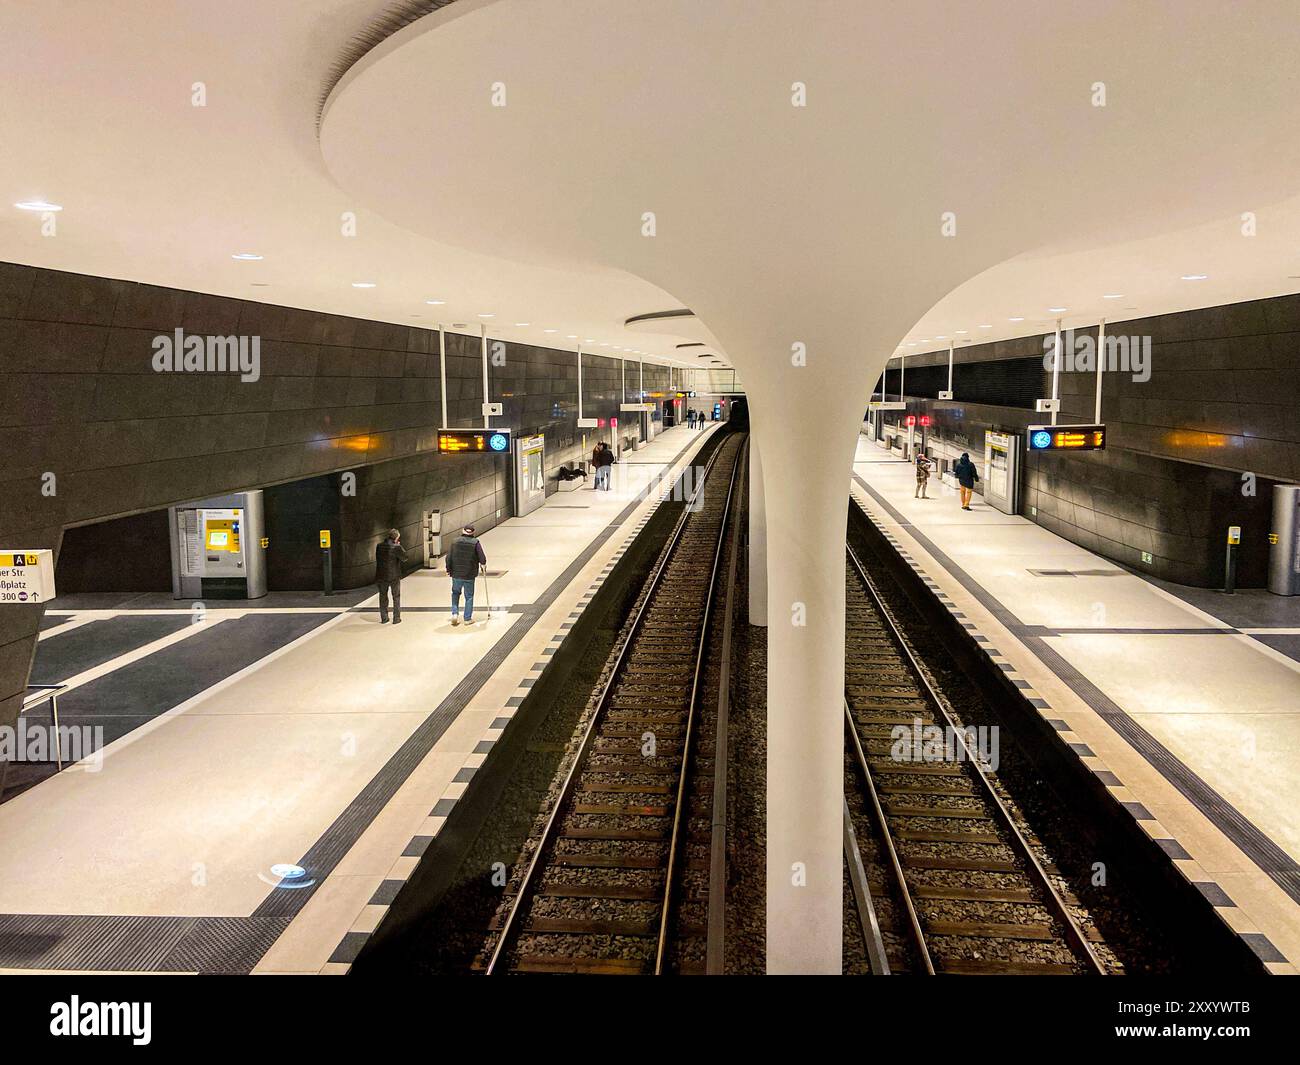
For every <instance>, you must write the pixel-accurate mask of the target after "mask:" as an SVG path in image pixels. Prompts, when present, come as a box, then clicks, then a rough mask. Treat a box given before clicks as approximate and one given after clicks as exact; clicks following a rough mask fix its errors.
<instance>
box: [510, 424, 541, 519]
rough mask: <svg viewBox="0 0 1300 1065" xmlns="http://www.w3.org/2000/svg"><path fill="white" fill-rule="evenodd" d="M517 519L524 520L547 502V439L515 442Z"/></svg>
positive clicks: (522, 438) (532, 437) (536, 438)
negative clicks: (523, 518) (524, 517)
mask: <svg viewBox="0 0 1300 1065" xmlns="http://www.w3.org/2000/svg"><path fill="white" fill-rule="evenodd" d="M514 479H515V517H517V518H522V517H523V516H524V515H525V514H530V513H532V512H533V511H534V510H536V509H537V508H538V507H540V506H541V505H542V504H543V503H545V502H546V437H544V436H542V435H541V434H540V433H538V434H537V435H536V436H523V437H520V438H519V439H517V440H516V441H515V478H514Z"/></svg>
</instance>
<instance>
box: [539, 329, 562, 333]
mask: <svg viewBox="0 0 1300 1065" xmlns="http://www.w3.org/2000/svg"><path fill="white" fill-rule="evenodd" d="M542 332H543V333H558V332H559V330H558V329H543V330H542Z"/></svg>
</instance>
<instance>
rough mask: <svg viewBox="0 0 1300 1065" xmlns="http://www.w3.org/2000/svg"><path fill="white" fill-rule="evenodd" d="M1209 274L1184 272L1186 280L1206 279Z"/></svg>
mask: <svg viewBox="0 0 1300 1065" xmlns="http://www.w3.org/2000/svg"><path fill="white" fill-rule="evenodd" d="M1209 276H1210V275H1209V274H1183V280H1184V281H1204V280H1205V279H1206V278H1208V277H1209Z"/></svg>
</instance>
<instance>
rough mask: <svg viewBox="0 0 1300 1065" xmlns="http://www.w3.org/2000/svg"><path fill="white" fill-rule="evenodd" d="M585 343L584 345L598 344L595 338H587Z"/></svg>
mask: <svg viewBox="0 0 1300 1065" xmlns="http://www.w3.org/2000/svg"><path fill="white" fill-rule="evenodd" d="M583 343H584V344H594V343H596V338H595V337H587V338H586V339H584V340H583Z"/></svg>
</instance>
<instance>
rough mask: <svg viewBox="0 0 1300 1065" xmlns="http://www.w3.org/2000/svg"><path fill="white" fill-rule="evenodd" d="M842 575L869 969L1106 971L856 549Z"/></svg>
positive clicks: (851, 848) (856, 892) (848, 758)
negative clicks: (844, 592) (915, 653)
mask: <svg viewBox="0 0 1300 1065" xmlns="http://www.w3.org/2000/svg"><path fill="white" fill-rule="evenodd" d="M845 575H846V580H847V603H846V623H847V627H846V633H845V643H846V646H845V652H846V670H845V734H846V741H847V742H846V751H845V811H844V825H845V859H846V863H847V866H848V871H849V882H850V885H851V893H850V894H851V903H852V912H853V914H854V915H855V916H856V926H857V927H856V928H854V929H852V933H853V936H854V938H856V937H857V935H859V934H860V935H861V937H862V941H863V946H864V949H865V952H866V955H867V958H868V964H869V968H870V971H871V972H872V973H873V974H877V975H885V974H890V973H916V974H926V975H932V974H936V973H937V974H968V975H996V974H1001V975H1021V974H1024V975H1071V974H1079V973H1094V974H1101V973H1104V972H1105V969H1104V967H1103V965H1102V963H1101V961H1100V960H1099V959H1098V957H1097V954H1096V952H1095V951H1094V949H1093V946H1092V942H1093V939H1092V933H1091V930H1085V929H1084V928H1083V927H1081V926H1080V924H1079V923H1078V921H1077V920H1076V919H1075V917H1074V915H1073V914H1072V912H1071V909H1070V906H1069V904H1068V903H1067V901H1066V900H1065V899H1064V898H1063V897H1062V895H1061V893H1060V892H1059V891H1058V890H1057V887H1056V885H1055V884H1054V883H1053V882H1052V879H1051V875H1050V874H1051V873H1052V871H1053V870H1052V869H1051V867H1050V866H1049V867H1046V868H1045V867H1044V866H1043V865H1042V864H1041V863H1040V862H1039V860H1038V859H1037V857H1036V856H1035V854H1034V852H1033V850H1032V849H1031V846H1030V842H1029V840H1028V839H1026V837H1025V835H1024V833H1023V832H1022V831H1021V829H1020V828H1019V827H1018V825H1017V823H1016V820H1015V818H1014V817H1013V816H1012V814H1011V812H1010V811H1009V810H1008V809H1007V807H1006V805H1005V804H1004V803H1003V801H1002V799H1001V798H1000V796H999V795H998V792H997V790H996V789H995V787H994V786H993V783H992V781H991V780H990V777H989V773H988V769H987V767H986V766H985V765H984V764H983V763H982V762H981V761H980V759H979V757H978V754H979V743H978V742H977V739H978V738H977V737H974V736H971V735H969V734H968V733H967V732H965V731H963V730H962V729H961V728H960V727H958V724H957V722H956V721H955V719H954V717H953V716H952V715H951V713H950V711H949V709H948V707H947V705H946V704H945V701H944V700H943V698H942V697H941V696H940V694H939V693H938V692H937V691H936V689H935V688H934V687H933V685H932V684H931V683H930V680H929V678H928V677H927V675H926V672H925V670H924V669H923V668H922V666H921V664H920V662H918V661H917V659H916V658H915V656H914V655H913V653H912V651H911V649H910V647H909V645H908V643H907V641H906V639H905V638H904V636H903V633H902V631H901V629H900V628H899V626H898V624H897V622H896V621H895V619H894V617H893V615H892V613H891V612H890V610H889V608H888V606H887V605H886V604H885V603H884V602H883V600H882V599H881V597H880V595H879V594H878V592H877V590H876V587H875V585H874V583H873V582H872V580H871V577H870V576H869V575H868V574H867V572H866V570H865V569H864V568H863V566H862V564H861V562H860V561H859V560H858V558H857V556H856V555H855V554H854V553H853V551H852V549H849V551H848V560H847V566H846V574H845ZM918 740H920V742H919V743H918V742H917V741H918Z"/></svg>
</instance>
